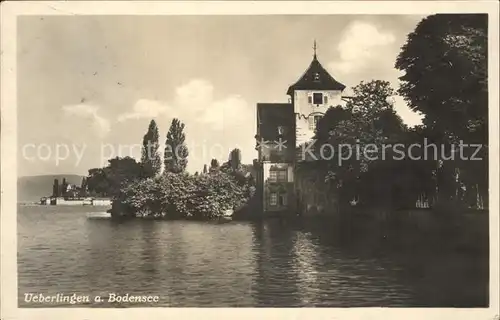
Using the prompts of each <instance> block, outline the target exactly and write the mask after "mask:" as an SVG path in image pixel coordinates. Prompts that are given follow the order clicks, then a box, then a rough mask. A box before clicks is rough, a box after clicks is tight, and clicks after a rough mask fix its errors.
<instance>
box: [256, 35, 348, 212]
mask: <svg viewBox="0 0 500 320" xmlns="http://www.w3.org/2000/svg"><path fill="white" fill-rule="evenodd" d="M313 48H314V54H313V59H312V61H311V63H310V65H309V67H308V68H307V69H306V71H305V72H304V74H303V75H302V76H301V77H300V78H299V79H298V80H297V81H296V82H295V83H294V84H292V85H291V86H290V87H289V88H288V90H287V92H286V93H287V95H288V96H289V102H288V103H257V134H256V135H255V139H256V149H257V151H258V158H257V160H256V161H255V163H254V166H255V167H256V169H257V170H256V171H257V177H256V183H257V200H258V202H259V205H260V206H261V207H262V212H263V213H264V214H266V213H281V212H293V211H296V207H297V205H298V199H297V184H296V181H295V179H294V175H295V168H296V164H297V162H299V161H303V160H304V159H302V157H301V156H299V155H298V154H297V150H298V149H299V148H300V146H301V145H304V144H305V143H307V142H308V141H310V140H312V139H313V137H314V134H315V129H316V125H317V123H318V120H319V119H320V118H321V117H322V116H323V115H324V114H325V113H326V111H327V110H328V109H329V108H330V107H335V106H339V105H341V106H343V105H344V100H343V96H342V94H343V92H344V89H345V85H343V84H342V83H340V82H338V81H337V80H335V78H333V77H332V76H331V75H330V74H329V73H328V71H326V69H325V68H324V67H323V66H322V65H321V63H320V62H319V60H318V58H317V55H316V42H314V47H313Z"/></svg>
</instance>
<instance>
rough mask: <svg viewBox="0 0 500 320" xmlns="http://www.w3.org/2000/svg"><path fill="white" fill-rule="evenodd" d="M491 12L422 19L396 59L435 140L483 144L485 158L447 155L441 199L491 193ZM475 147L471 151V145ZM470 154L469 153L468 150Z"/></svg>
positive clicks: (407, 92)
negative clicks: (489, 189) (489, 100)
mask: <svg viewBox="0 0 500 320" xmlns="http://www.w3.org/2000/svg"><path fill="white" fill-rule="evenodd" d="M487 26H488V17H487V15H486V14H437V15H432V16H429V17H427V18H425V19H423V20H422V21H421V22H420V23H419V24H418V26H417V28H416V29H415V31H414V32H412V33H411V34H409V36H408V39H407V42H406V44H405V45H404V46H403V48H402V51H401V53H400V54H399V56H398V58H397V61H396V68H398V69H399V70H401V71H404V73H405V74H404V75H403V76H402V77H401V78H400V79H401V80H402V84H401V87H400V89H399V92H400V94H401V95H402V96H403V97H404V98H405V100H406V101H407V102H408V104H409V105H410V107H411V108H413V109H414V110H417V111H420V112H422V113H423V114H424V115H425V118H424V125H425V126H426V127H427V128H428V132H429V133H430V137H431V138H432V140H431V142H433V143H436V144H439V145H442V146H445V147H447V149H448V150H447V151H448V153H449V152H450V149H451V144H457V143H458V142H459V140H462V141H464V143H467V144H471V143H473V144H481V145H482V148H481V150H480V154H479V156H480V157H481V158H482V159H483V160H482V161H470V160H466V161H462V160H458V161H457V160H451V161H450V160H446V161H443V162H442V163H439V164H438V165H437V172H436V179H437V184H438V186H437V188H438V190H439V200H440V201H441V202H445V203H446V202H450V201H451V200H453V201H454V202H457V201H462V198H463V197H462V196H459V193H460V192H459V191H461V190H462V187H461V186H457V177H458V180H459V181H460V183H459V184H463V186H464V187H465V188H466V190H467V191H466V193H471V192H472V193H474V195H468V196H466V197H468V198H477V197H476V194H477V193H479V194H482V195H484V197H486V201H485V202H486V203H487V195H488V160H487V159H488V84H487V78H488V77H487V70H488V64H487V50H488V45H487V40H488V35H487V30H488V28H487ZM471 152H472V150H471ZM469 156H470V154H469Z"/></svg>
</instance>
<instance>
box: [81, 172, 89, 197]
mask: <svg viewBox="0 0 500 320" xmlns="http://www.w3.org/2000/svg"><path fill="white" fill-rule="evenodd" d="M86 195H87V178H86V177H83V178H82V183H81V184H80V196H82V197H85V196H86Z"/></svg>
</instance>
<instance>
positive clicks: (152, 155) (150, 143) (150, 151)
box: [141, 120, 161, 178]
mask: <svg viewBox="0 0 500 320" xmlns="http://www.w3.org/2000/svg"><path fill="white" fill-rule="evenodd" d="M158 139H159V134H158V127H157V126H156V122H155V121H154V120H151V122H150V123H149V128H148V131H147V133H146V134H145V135H144V137H143V140H142V156H141V164H142V167H143V170H144V172H143V174H144V176H145V177H146V178H149V177H154V176H156V175H157V174H159V173H160V170H161V159H160V154H159V153H158V149H159V147H160V145H159V141H158Z"/></svg>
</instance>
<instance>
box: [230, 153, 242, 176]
mask: <svg viewBox="0 0 500 320" xmlns="http://www.w3.org/2000/svg"><path fill="white" fill-rule="evenodd" d="M229 165H230V167H231V169H232V170H235V171H236V170H240V169H241V151H240V149H233V150H232V151H231V153H230V154H229Z"/></svg>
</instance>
